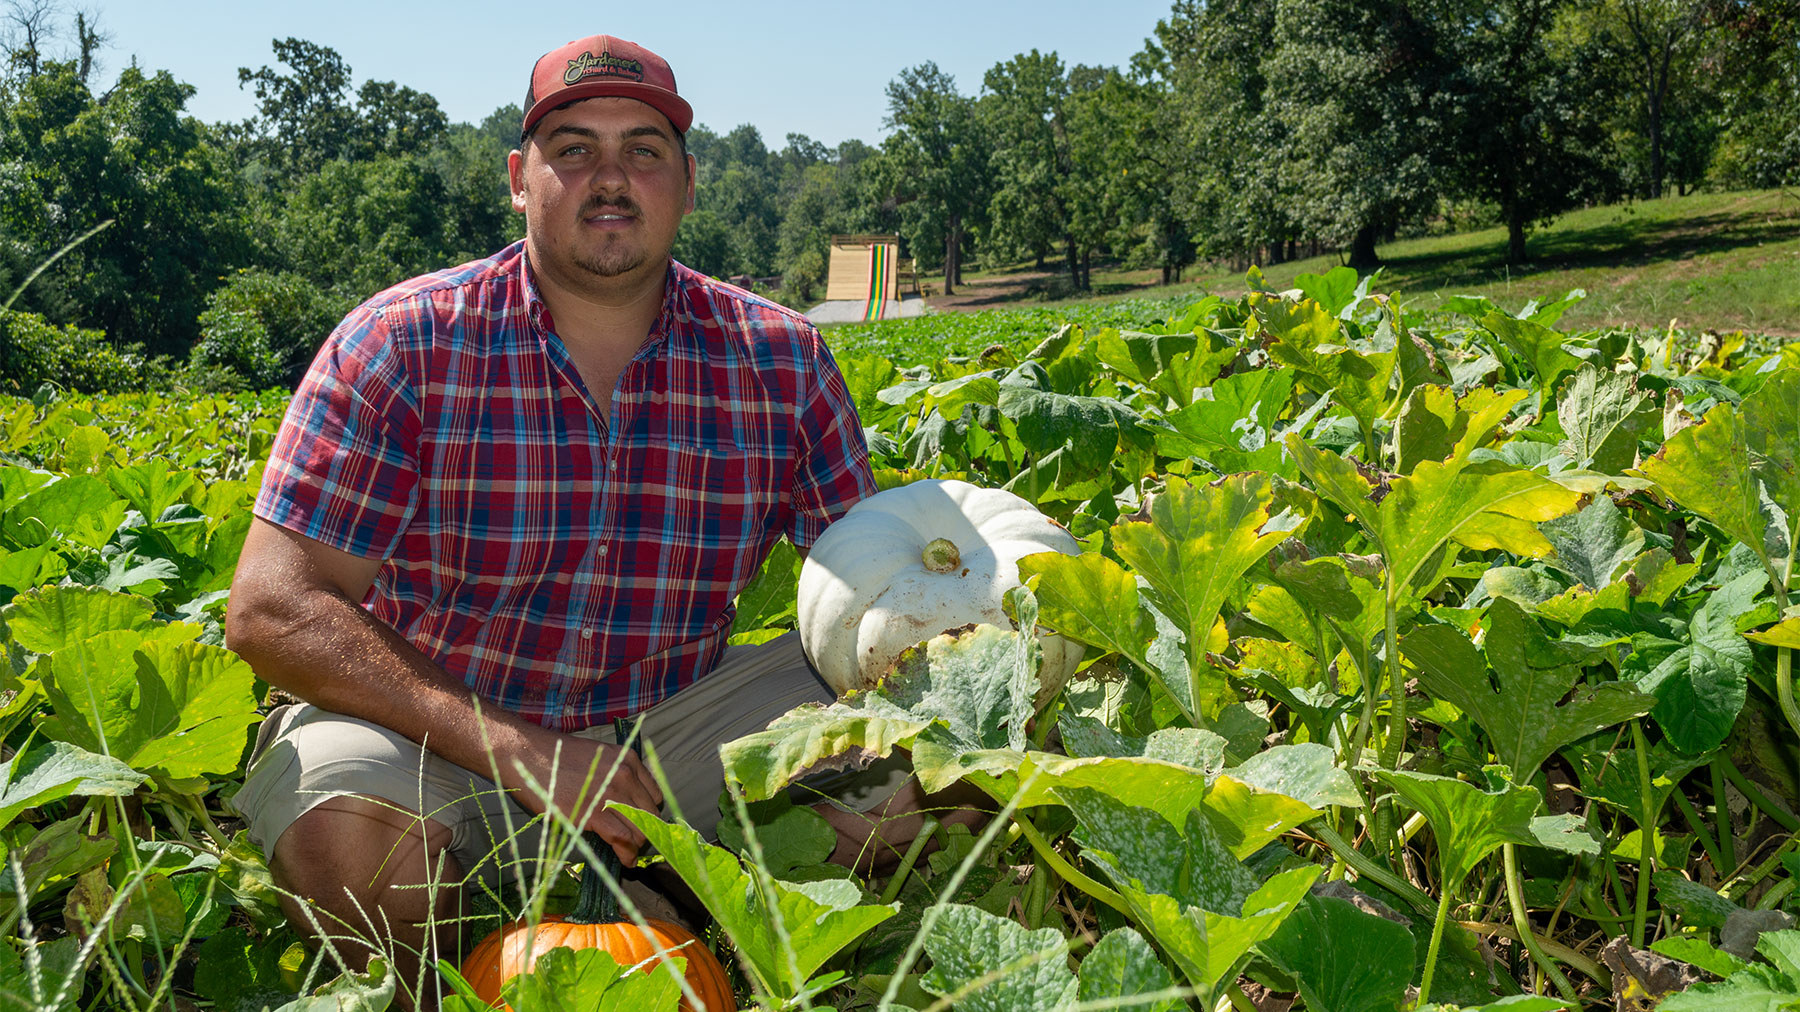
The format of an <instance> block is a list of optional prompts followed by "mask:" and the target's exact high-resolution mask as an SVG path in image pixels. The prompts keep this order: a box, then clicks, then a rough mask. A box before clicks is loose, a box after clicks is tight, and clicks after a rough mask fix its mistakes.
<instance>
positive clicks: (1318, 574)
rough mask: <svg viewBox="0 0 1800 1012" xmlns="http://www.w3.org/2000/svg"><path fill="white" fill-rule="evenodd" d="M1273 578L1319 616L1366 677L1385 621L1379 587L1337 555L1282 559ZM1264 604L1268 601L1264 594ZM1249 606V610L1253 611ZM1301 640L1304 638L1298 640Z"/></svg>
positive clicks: (1384, 610) (1384, 601)
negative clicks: (1297, 559)
mask: <svg viewBox="0 0 1800 1012" xmlns="http://www.w3.org/2000/svg"><path fill="white" fill-rule="evenodd" d="M1274 577H1275V582H1276V583H1277V584H1279V585H1280V586H1281V587H1282V589H1284V590H1286V591H1287V592H1288V593H1290V594H1292V595H1293V596H1294V598H1295V599H1297V600H1298V601H1299V602H1300V603H1301V604H1303V605H1304V606H1305V607H1306V609H1307V611H1308V613H1309V614H1311V615H1316V616H1319V617H1321V618H1323V619H1324V620H1325V622H1326V624H1328V625H1329V626H1330V627H1331V629H1332V631H1333V632H1335V633H1336V634H1337V638H1338V640H1339V642H1341V643H1342V644H1343V646H1344V649H1345V650H1347V651H1349V654H1350V659H1351V661H1352V662H1353V663H1354V664H1355V665H1356V668H1357V674H1358V675H1359V676H1360V677H1362V678H1365V679H1366V678H1367V677H1369V672H1368V671H1367V670H1365V669H1366V668H1367V667H1368V666H1369V659H1370V652H1371V651H1372V650H1373V646H1374V643H1375V639H1376V637H1377V636H1378V635H1379V634H1380V633H1381V632H1382V630H1383V629H1384V628H1386V625H1387V602H1386V600H1385V599H1384V598H1383V597H1382V592H1381V587H1380V586H1378V585H1377V584H1376V583H1375V582H1374V581H1373V580H1371V579H1369V578H1368V577H1367V576H1364V575H1363V574H1362V573H1360V572H1357V571H1356V570H1355V569H1353V568H1352V567H1351V566H1350V564H1349V563H1348V562H1347V561H1346V560H1345V559H1343V558H1341V557H1338V556H1329V555H1328V556H1325V557H1323V558H1317V559H1307V560H1306V561H1304V562H1284V563H1282V564H1281V565H1279V566H1277V567H1275V572H1274ZM1264 597H1265V601H1264V605H1265V606H1267V604H1268V603H1269V602H1268V601H1267V600H1266V595H1264ZM1255 610H1256V609H1255V608H1254V607H1253V608H1252V613H1253V614H1254V613H1255ZM1299 642H1302V643H1305V642H1308V641H1307V640H1304V639H1303V640H1300V641H1299Z"/></svg>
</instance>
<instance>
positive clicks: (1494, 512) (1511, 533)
mask: <svg viewBox="0 0 1800 1012" xmlns="http://www.w3.org/2000/svg"><path fill="white" fill-rule="evenodd" d="M1579 499H1580V496H1578V495H1577V494H1576V493H1574V492H1571V491H1570V490H1568V489H1566V488H1563V487H1562V486H1560V485H1558V484H1556V483H1555V482H1552V481H1550V480H1549V479H1547V478H1544V477H1543V476H1541V475H1538V474H1534V473H1532V472H1530V471H1524V470H1519V469H1517V468H1512V467H1508V466H1506V465H1504V464H1501V463H1499V462H1498V461H1487V462H1481V463H1475V464H1468V465H1463V466H1458V465H1451V464H1439V463H1437V462H1435V461H1421V462H1420V464H1419V466H1418V467H1417V468H1415V469H1414V470H1413V473H1412V474H1411V475H1409V476H1403V477H1396V478H1394V479H1393V480H1392V481H1391V482H1389V490H1388V494H1387V496H1386V497H1385V498H1384V499H1382V501H1381V503H1380V505H1379V506H1377V507H1375V509H1374V510H1372V511H1370V510H1367V509H1365V511H1364V512H1365V514H1367V518H1366V519H1365V521H1364V524H1365V527H1367V528H1369V529H1371V530H1372V532H1373V533H1374V535H1375V538H1376V541H1377V542H1378V543H1379V544H1380V546H1381V554H1382V556H1383V558H1385V559H1386V560H1387V564H1388V569H1389V572H1390V573H1391V574H1392V575H1393V578H1395V579H1398V580H1399V581H1400V586H1402V587H1404V588H1407V589H1409V590H1411V591H1412V592H1414V593H1417V594H1421V595H1422V594H1425V593H1428V592H1429V591H1430V590H1431V588H1430V587H1426V586H1420V585H1419V584H1420V582H1421V581H1420V577H1421V576H1422V575H1424V574H1427V573H1430V572H1431V569H1430V567H1429V566H1428V565H1427V563H1428V562H1429V561H1430V560H1431V559H1432V557H1433V556H1434V555H1435V554H1436V553H1437V552H1438V551H1439V550H1440V549H1442V548H1444V547H1445V546H1446V545H1448V544H1450V543H1451V542H1455V543H1457V544H1460V545H1463V546H1465V547H1468V548H1473V549H1476V550H1478V551H1485V550H1488V549H1495V548H1497V549H1500V550H1502V551H1506V552H1511V553H1513V554H1514V555H1527V556H1531V557H1533V558H1542V557H1544V556H1546V555H1548V554H1549V553H1550V544H1549V542H1548V541H1547V540H1545V538H1544V537H1543V535H1541V534H1539V533H1538V531H1537V528H1536V526H1535V525H1536V524H1538V523H1541V522H1543V521H1545V520H1549V519H1551V518H1552V517H1557V516H1561V515H1562V514H1564V513H1566V512H1568V511H1569V510H1570V509H1572V508H1574V506H1575V504H1576V502H1577V501H1579Z"/></svg>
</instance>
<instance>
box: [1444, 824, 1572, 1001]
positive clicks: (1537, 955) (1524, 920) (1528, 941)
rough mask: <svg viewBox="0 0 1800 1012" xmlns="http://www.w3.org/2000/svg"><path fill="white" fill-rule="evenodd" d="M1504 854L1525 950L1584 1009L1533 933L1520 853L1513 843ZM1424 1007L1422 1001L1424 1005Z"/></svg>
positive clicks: (1510, 895)
mask: <svg viewBox="0 0 1800 1012" xmlns="http://www.w3.org/2000/svg"><path fill="white" fill-rule="evenodd" d="M1500 851H1501V855H1502V857H1503V859H1504V861H1505V863H1506V901H1507V904H1508V905H1509V906H1511V907H1512V915H1513V926H1514V927H1515V928H1517V929H1518V932H1519V941H1521V942H1524V943H1525V951H1527V952H1529V953H1531V959H1532V961H1533V962H1535V963H1537V965H1538V967H1539V968H1540V969H1542V970H1543V971H1544V975H1545V976H1547V977H1549V978H1550V980H1551V981H1552V982H1554V983H1555V984H1556V989H1557V990H1558V991H1559V992H1561V993H1562V996H1563V998H1564V999H1565V1000H1567V1001H1568V1003H1569V1004H1571V1005H1573V1006H1575V1007H1576V1008H1580V1007H1581V995H1579V994H1577V993H1576V991H1575V985H1574V984H1571V983H1570V982H1569V977H1568V975H1567V974H1565V973H1563V972H1562V967H1560V966H1557V965H1556V961H1555V960H1553V959H1551V958H1550V956H1549V955H1548V954H1547V953H1545V952H1544V950H1543V948H1542V947H1541V946H1539V945H1538V940H1537V936H1536V935H1535V934H1533V933H1532V931H1531V920H1530V917H1531V915H1530V914H1529V913H1528V912H1527V911H1526V909H1525V887H1524V884H1523V883H1522V882H1521V881H1520V880H1519V851H1518V848H1517V847H1516V846H1515V845H1514V844H1510V843H1503V844H1501V845H1500ZM1421 1004H1423V1002H1421Z"/></svg>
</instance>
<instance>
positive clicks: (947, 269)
mask: <svg viewBox="0 0 1800 1012" xmlns="http://www.w3.org/2000/svg"><path fill="white" fill-rule="evenodd" d="M957 224H958V223H957V220H956V215H954V214H953V215H951V216H950V221H949V223H948V226H947V227H946V228H945V229H944V294H945V295H955V294H956V281H957V278H956V230H957V229H956V227H957Z"/></svg>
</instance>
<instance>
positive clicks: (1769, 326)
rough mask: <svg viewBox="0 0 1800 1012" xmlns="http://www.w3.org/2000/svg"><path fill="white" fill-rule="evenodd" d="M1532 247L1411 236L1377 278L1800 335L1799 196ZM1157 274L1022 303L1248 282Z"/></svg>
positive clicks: (1581, 228) (1489, 234)
mask: <svg viewBox="0 0 1800 1012" xmlns="http://www.w3.org/2000/svg"><path fill="white" fill-rule="evenodd" d="M1526 248H1527V251H1528V252H1529V254H1530V256H1531V258H1532V260H1531V262H1530V263H1529V264H1527V265H1525V266H1523V267H1517V266H1508V265H1507V263H1506V230H1505V229H1504V228H1498V227H1497V228H1488V229H1482V230H1479V231H1473V232H1462V233H1457V234H1453V235H1443V236H1429V237H1423V238H1416V239H1404V240H1401V241H1398V242H1394V243H1389V244H1387V245H1384V246H1381V247H1379V248H1378V251H1377V252H1378V253H1379V254H1380V256H1381V258H1382V261H1383V267H1382V270H1381V275H1380V280H1379V282H1378V285H1377V287H1379V288H1380V289H1381V290H1383V291H1387V292H1395V293H1399V294H1400V295H1401V296H1403V297H1404V298H1405V299H1406V300H1407V301H1408V303H1409V304H1411V305H1412V306H1413V307H1414V308H1418V309H1430V308H1435V307H1436V306H1438V305H1439V304H1441V303H1442V302H1443V300H1444V299H1446V298H1449V297H1451V296H1454V295H1482V296H1486V297H1487V298H1489V299H1492V300H1494V301H1495V302H1496V303H1498V304H1500V305H1502V306H1505V307H1508V308H1511V309H1515V310H1516V309H1517V308H1519V307H1521V306H1523V305H1524V304H1525V303H1527V302H1529V301H1531V300H1534V299H1537V300H1542V299H1546V298H1550V297H1560V296H1561V295H1562V294H1563V293H1564V292H1566V291H1568V290H1569V289H1571V288H1581V289H1585V290H1586V291H1587V293H1588V297H1587V299H1586V300H1585V301H1584V302H1582V303H1581V304H1580V305H1579V306H1577V307H1576V308H1574V309H1573V310H1571V311H1570V312H1569V314H1568V315H1567V316H1566V317H1565V318H1564V321H1563V322H1564V325H1565V326H1568V327H1571V328H1589V327H1603V326H1627V327H1636V328H1646V329H1656V330H1661V329H1664V328H1666V327H1668V326H1669V325H1670V323H1671V321H1673V322H1674V325H1675V326H1676V327H1677V328H1680V329H1683V330H1693V331H1702V330H1717V331H1721V332H1729V331H1733V330H1744V331H1748V332H1751V333H1761V334H1768V335H1772V336H1776V337H1790V338H1791V337H1800V194H1795V193H1792V192H1789V191H1784V190H1755V191H1746V192H1735V193H1696V194H1691V195H1689V196H1685V197H1668V198H1664V199H1662V200H1645V201H1635V202H1633V203H1629V204H1620V205H1613V206H1607V207H1595V208H1588V209H1585V210H1581V211H1574V212H1571V213H1569V214H1566V215H1563V216H1561V217H1559V218H1557V219H1556V220H1555V221H1554V222H1553V223H1551V224H1549V225H1547V226H1545V227H1543V228H1541V229H1538V230H1536V231H1534V232H1533V233H1531V237H1530V240H1529V242H1528V244H1527V247H1526ZM1341 262H1342V257H1341V256H1340V255H1339V254H1337V253H1330V254H1326V255H1324V256H1318V257H1310V258H1307V259H1302V260H1296V261H1292V262H1289V263H1285V264H1278V265H1275V266H1273V267H1267V268H1264V273H1265V274H1266V276H1267V277H1268V279H1269V280H1270V281H1271V282H1272V283H1274V284H1275V285H1276V286H1277V287H1283V288H1285V287H1287V286H1288V285H1289V284H1291V282H1292V280H1293V278H1294V277H1295V275H1298V274H1303V273H1315V274H1316V273H1322V272H1324V271H1326V270H1329V269H1330V268H1332V267H1335V266H1337V265H1338V264H1339V263H1341ZM1013 270H1014V271H1016V270H1017V269H1016V268H1015V269H1013ZM1005 273H1008V271H994V272H990V273H986V274H983V273H971V274H969V275H968V277H969V279H971V280H978V279H980V278H983V277H993V276H996V275H1002V274H1005ZM1155 277H1156V272H1155V271H1153V270H1136V271H1124V270H1101V269H1096V270H1095V272H1094V289H1095V292H1096V296H1095V297H1093V298H1087V299H1075V300H1068V301H1062V302H1054V303H1030V302H1022V303H1020V305H1022V306H1031V307H1033V308H1034V309H1038V308H1053V309H1058V310H1062V311H1064V312H1065V313H1067V314H1073V315H1082V314H1085V313H1088V312H1093V311H1094V310H1093V309H1092V308H1084V307H1092V306H1093V304H1094V303H1102V304H1104V303H1109V302H1114V301H1117V300H1119V299H1121V298H1131V299H1139V300H1158V299H1166V298H1171V297H1178V296H1179V297H1188V298H1192V297H1193V295H1194V293H1196V292H1199V291H1207V292H1214V293H1218V294H1221V295H1232V296H1235V295H1237V294H1241V293H1242V292H1243V291H1244V287H1245V286H1244V276H1243V273H1242V272H1239V271H1235V270H1228V269H1225V268H1224V267H1222V266H1218V265H1211V266H1208V265H1201V267H1200V269H1198V270H1196V271H1194V272H1192V273H1190V274H1189V275H1188V276H1187V277H1186V278H1184V279H1183V281H1184V283H1183V284H1180V285H1171V286H1167V287H1164V286H1158V285H1154V284H1152V282H1153V281H1154V280H1155ZM992 312H993V311H989V313H992ZM976 315H988V314H976ZM990 326H991V324H990Z"/></svg>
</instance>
